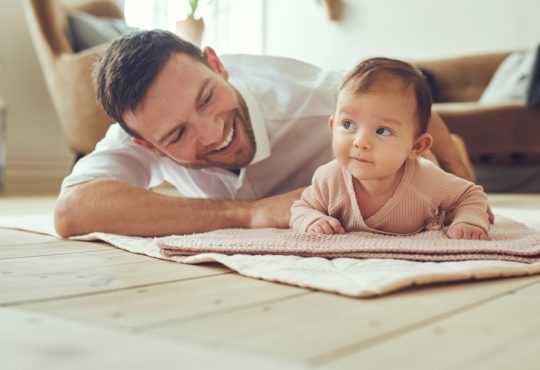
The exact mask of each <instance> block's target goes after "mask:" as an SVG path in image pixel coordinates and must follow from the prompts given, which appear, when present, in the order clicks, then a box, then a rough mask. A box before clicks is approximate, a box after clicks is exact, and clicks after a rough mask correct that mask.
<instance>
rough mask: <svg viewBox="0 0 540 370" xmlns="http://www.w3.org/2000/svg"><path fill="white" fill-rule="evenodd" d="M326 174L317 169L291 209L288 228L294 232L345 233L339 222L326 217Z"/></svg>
mask: <svg viewBox="0 0 540 370" xmlns="http://www.w3.org/2000/svg"><path fill="white" fill-rule="evenodd" d="M327 181H328V173H325V171H324V170H323V169H322V168H319V169H318V170H317V171H316V172H315V174H314V175H313V181H312V184H311V185H310V186H308V187H307V188H306V189H305V190H304V191H303V192H302V196H301V198H300V199H299V200H296V201H295V202H294V203H293V205H292V207H291V221H290V226H291V228H292V229H293V230H294V231H296V232H315V233H320V234H342V233H344V232H345V230H344V229H343V227H342V226H341V222H340V221H339V220H338V219H336V218H335V217H331V216H329V215H328V209H329V206H330V203H331V199H330V198H331V196H330V191H329V187H328V183H327Z"/></svg>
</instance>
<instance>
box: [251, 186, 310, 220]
mask: <svg viewBox="0 0 540 370" xmlns="http://www.w3.org/2000/svg"><path fill="white" fill-rule="evenodd" d="M303 191H304V188H301V189H296V190H293V191H291V192H288V193H285V194H280V195H275V196H273V197H269V198H262V199H259V200H254V201H252V202H251V203H250V209H251V212H250V214H251V223H250V228H251V229H254V228H261V227H276V228H281V229H286V228H288V227H289V220H290V218H291V206H292V203H293V202H294V201H295V200H297V199H300V195H301V194H302V192H303Z"/></svg>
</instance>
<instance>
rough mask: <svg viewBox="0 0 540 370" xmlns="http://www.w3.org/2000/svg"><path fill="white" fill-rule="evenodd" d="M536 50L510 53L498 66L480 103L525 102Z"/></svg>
mask: <svg viewBox="0 0 540 370" xmlns="http://www.w3.org/2000/svg"><path fill="white" fill-rule="evenodd" d="M535 55H536V50H531V51H528V52H525V53H522V52H516V53H512V54H510V55H509V56H508V57H507V58H506V59H505V60H504V61H503V62H502V63H501V65H500V66H499V68H497V71H496V72H495V74H494V75H493V78H492V79H491V81H490V82H489V84H488V86H487V87H486V89H485V90H484V92H483V93H482V96H481V97H480V100H479V103H480V104H499V103H506V102H511V101H518V102H525V99H526V96H527V88H528V86H529V81H530V78H531V70H532V66H533V63H534V59H535Z"/></svg>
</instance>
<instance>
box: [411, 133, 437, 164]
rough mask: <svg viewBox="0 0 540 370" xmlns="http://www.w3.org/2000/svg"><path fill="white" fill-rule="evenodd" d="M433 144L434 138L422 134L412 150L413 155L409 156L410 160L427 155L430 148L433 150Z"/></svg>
mask: <svg viewBox="0 0 540 370" xmlns="http://www.w3.org/2000/svg"><path fill="white" fill-rule="evenodd" d="M432 144H433V137H432V136H431V135H430V134H428V133H425V134H422V135H420V136H418V137H417V138H416V140H415V141H414V144H413V148H412V150H411V153H410V154H409V158H410V159H415V158H417V157H418V156H420V155H422V154H423V153H425V152H426V151H427V150H429V148H431V145H432Z"/></svg>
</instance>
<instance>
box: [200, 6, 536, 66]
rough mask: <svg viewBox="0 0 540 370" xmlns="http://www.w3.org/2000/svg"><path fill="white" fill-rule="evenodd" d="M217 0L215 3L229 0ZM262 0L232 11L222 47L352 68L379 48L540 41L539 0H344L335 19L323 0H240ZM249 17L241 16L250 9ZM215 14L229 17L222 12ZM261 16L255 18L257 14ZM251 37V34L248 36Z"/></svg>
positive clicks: (425, 50)
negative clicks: (255, 41) (259, 47)
mask: <svg viewBox="0 0 540 370" xmlns="http://www.w3.org/2000/svg"><path fill="white" fill-rule="evenodd" d="M229 1H230V0H226V1H223V0H221V1H216V2H215V6H216V7H218V6H223V5H220V4H224V3H228V2H229ZM234 1H235V2H236V3H246V4H248V3H249V6H248V8H253V7H254V5H253V2H257V3H260V4H262V5H261V6H262V8H263V11H262V12H254V13H251V15H248V14H246V10H245V8H246V7H242V6H240V5H241V4H237V5H238V6H236V8H235V9H234V11H233V12H231V11H230V10H229V13H231V14H230V15H229V16H228V17H227V18H231V19H229V20H228V22H229V23H231V24H233V27H235V30H236V31H235V32H230V31H229V33H230V34H229V35H227V38H226V39H225V40H223V37H221V39H220V38H219V37H216V35H214V34H209V35H208V37H207V41H208V42H209V43H212V42H213V41H217V45H216V46H217V48H218V49H219V50H218V51H219V52H222V53H226V52H252V51H256V49H257V48H256V47H254V46H253V41H251V39H252V38H253V35H254V34H255V35H260V44H261V45H262V49H263V50H262V52H263V53H265V54H272V55H283V56H289V57H293V58H297V59H302V60H304V61H308V62H311V63H314V64H317V65H319V66H322V67H326V68H349V67H351V66H352V65H354V64H355V63H356V62H358V61H359V60H361V59H363V58H366V57H369V56H375V55H385V56H389V57H395V58H402V59H408V60H418V59H435V58H440V57H445V56H456V55H462V54H469V53H480V52H487V51H500V50H508V49H516V48H528V47H532V46H534V45H536V43H537V42H539V41H540V22H539V21H538V15H539V14H540V1H538V0H407V1H403V0H375V1H373V0H342V1H343V4H344V9H343V10H344V11H343V17H342V18H341V19H340V20H339V21H337V22H336V21H330V20H329V19H328V17H327V14H326V10H325V6H324V2H323V1H317V0H294V1H293V0H234ZM250 16H251V18H250V19H249V21H248V22H247V23H242V22H241V21H240V19H245V17H250ZM214 17H215V18H223V16H220V15H219V14H218V15H217V16H214ZM253 18H254V19H255V21H254V19H253ZM244 39H245V40H244Z"/></svg>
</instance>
